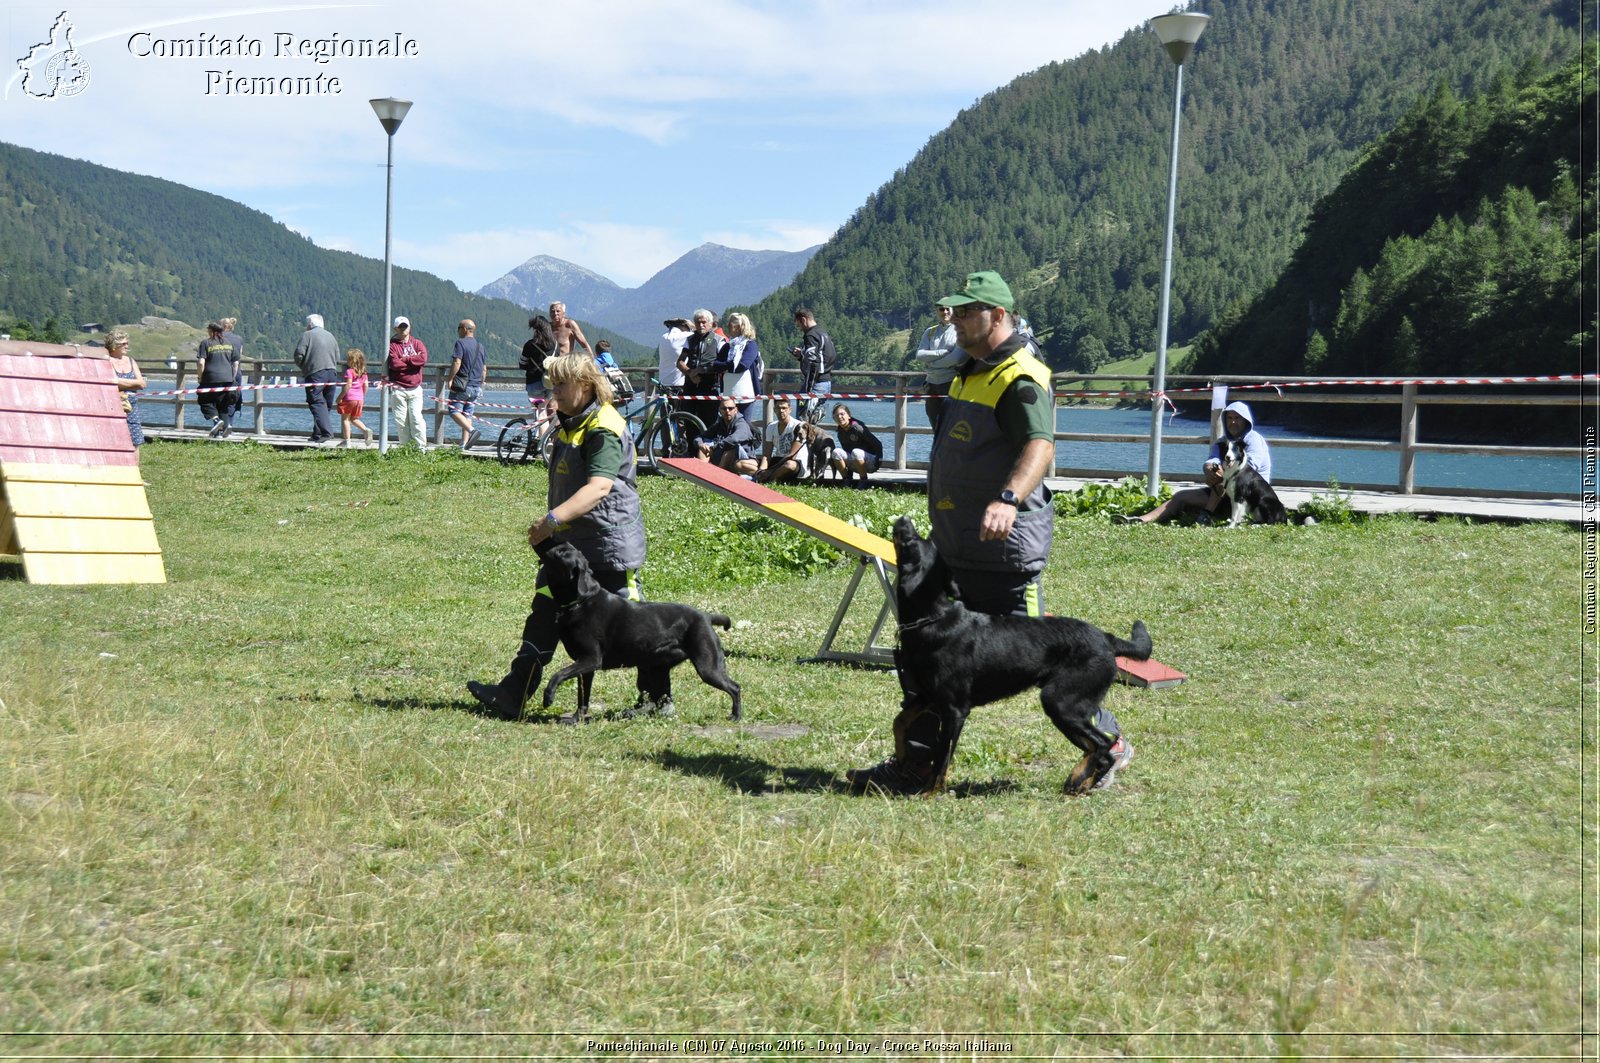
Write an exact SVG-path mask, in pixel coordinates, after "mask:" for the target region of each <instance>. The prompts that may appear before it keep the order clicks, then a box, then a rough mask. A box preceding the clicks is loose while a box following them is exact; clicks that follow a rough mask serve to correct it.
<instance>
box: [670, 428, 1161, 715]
mask: <svg viewBox="0 0 1600 1063" xmlns="http://www.w3.org/2000/svg"><path fill="white" fill-rule="evenodd" d="M656 467H657V468H659V469H660V470H661V471H662V472H665V473H667V474H669V475H671V476H677V477H681V478H682V479H685V480H688V481H690V482H691V483H695V484H699V485H700V486H701V487H706V488H710V489H711V490H713V491H715V492H717V493H718V494H720V495H722V496H723V497H725V498H731V499H733V500H734V501H735V502H738V503H739V504H740V505H743V506H748V507H750V508H751V509H753V510H755V511H756V512H757V513H760V514H762V515H764V516H768V517H771V518H772V519H774V520H780V521H782V522H783V523H785V524H787V525H789V526H790V527H791V528H798V529H800V530H801V531H803V532H805V533H806V534H808V535H815V536H816V537H817V538H819V539H821V540H822V541H823V542H826V543H828V544H830V545H832V546H834V547H836V548H837V549H840V550H843V551H844V552H846V553H849V554H854V555H855V556H856V558H857V561H858V564H857V565H856V570H855V573H854V574H853V575H852V576H851V577H850V583H849V586H847V587H846V588H845V592H844V597H843V598H842V599H841V600H840V602H839V608H838V610H836V611H835V613H834V615H833V623H832V625H831V626H830V627H829V628H828V633H827V635H825V636H824V637H823V640H822V647H821V648H820V649H819V650H817V653H816V655H815V657H812V658H808V659H810V660H822V661H853V662H856V663H858V664H888V665H892V664H893V663H894V647H892V646H880V645H878V643H877V639H878V636H879V635H880V634H882V632H883V626H884V623H885V622H886V621H887V620H888V618H889V617H890V616H891V615H893V613H894V608H895V601H894V585H893V584H892V583H891V582H890V579H889V572H888V566H891V565H893V564H894V563H895V554H894V543H892V542H890V541H889V540H888V539H885V538H884V537H883V536H881V535H874V534H872V533H871V532H869V531H863V530H862V529H860V528H858V527H856V526H855V525H854V524H851V523H849V522H847V521H842V520H840V519H839V518H838V517H835V516H832V515H830V514H827V513H824V512H822V511H821V510H820V509H815V508H813V507H811V506H808V505H806V504H805V503H804V502H796V501H795V500H794V499H792V498H790V497H789V496H788V495H786V494H783V493H782V492H781V491H774V490H773V489H772V488H770V487H765V486H763V485H761V484H758V483H753V482H752V481H750V480H746V479H744V478H743V477H741V476H737V475H735V474H734V473H731V472H729V471H727V470H726V469H719V468H717V467H716V466H714V465H711V464H709V463H708V462H704V461H699V460H697V459H695V458H658V459H657V460H656ZM869 568H870V569H872V570H873V571H874V572H876V573H877V576H878V584H879V586H881V587H882V588H883V596H884V604H883V606H882V608H881V609H880V610H879V611H878V619H877V622H876V623H875V624H874V625H873V627H872V633H871V634H870V635H868V636H867V643H866V646H865V647H863V648H862V649H861V650H860V651H859V652H856V653H851V652H846V651H840V650H836V649H834V647H833V642H834V639H835V637H836V636H837V635H838V633H839V627H840V625H841V624H842V623H843V622H844V617H845V613H846V612H848V611H849V608H850V603H851V601H852V600H853V599H854V598H855V594H856V588H857V587H859V586H860V584H861V578H862V576H863V575H865V574H866V572H867V570H868V569H869ZM1117 678H1119V679H1121V680H1122V681H1123V682H1125V683H1127V684H1129V685H1131V686H1141V687H1169V686H1176V685H1177V684H1179V683H1181V682H1183V681H1184V680H1185V679H1187V678H1188V676H1186V675H1184V674H1183V673H1182V672H1180V671H1178V670H1177V669H1174V668H1168V667H1167V666H1166V665H1164V664H1162V663H1161V662H1159V661H1132V660H1128V659H1127V658H1124V657H1118V658H1117Z"/></svg>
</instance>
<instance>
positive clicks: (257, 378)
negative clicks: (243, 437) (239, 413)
mask: <svg viewBox="0 0 1600 1063" xmlns="http://www.w3.org/2000/svg"><path fill="white" fill-rule="evenodd" d="M253 364H254V368H253V369H251V370H250V383H251V384H253V385H255V393H254V395H253V396H252V397H251V399H250V432H251V434H252V435H257V436H264V435H266V434H267V411H266V410H265V409H263V408H262V406H261V402H262V394H263V393H262V390H261V376H262V373H263V372H264V370H263V369H262V368H261V359H259V358H257V359H255V361H254V363H253Z"/></svg>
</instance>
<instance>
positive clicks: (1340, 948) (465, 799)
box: [0, 443, 1596, 1059]
mask: <svg viewBox="0 0 1600 1063" xmlns="http://www.w3.org/2000/svg"><path fill="white" fill-rule="evenodd" d="M143 460H144V466H143V468H144V475H145V478H146V479H147V480H148V481H149V483H150V488H149V496H150V500H151V505H152V508H153V509H154V511H155V513H156V521H157V531H158V533H159V535H160V538H161V543H162V547H163V549H164V551H165V555H166V563H167V571H168V576H169V579H170V582H169V583H168V584H167V585H165V586H154V587H151V586H145V587H93V588H52V587H35V586H31V585H28V584H26V583H24V582H22V581H21V580H19V579H16V578H14V570H15V566H0V571H4V570H5V569H7V568H9V569H11V570H13V578H11V579H4V580H0V615H3V616H4V617H5V622H4V623H3V624H0V768H3V778H0V931H3V935H4V937H3V944H0V1029H3V1030H4V1031H8V1032H7V1033H6V1034H5V1036H4V1037H0V1055H9V1056H24V1055H26V1056H40V1055H57V1056H59V1055H69V1054H71V1055H97V1056H117V1057H125V1056H131V1055H160V1056H168V1057H170V1056H206V1057H210V1056H218V1055H228V1056H246V1057H252V1056H268V1055H271V1056H279V1055H290V1056H308V1057H309V1056H329V1055H361V1056H376V1057H397V1056H406V1057H420V1056H426V1055H440V1054H453V1055H458V1056H459V1055H480V1056H481V1055H496V1054H508V1055H509V1054H525V1053H543V1054H551V1055H561V1056H564V1057H567V1058H582V1057H593V1056H609V1055H640V1056H651V1057H655V1058H688V1057H689V1056H691V1055H695V1054H699V1055H701V1056H712V1055H728V1054H731V1048H730V1047H729V1046H727V1045H724V1046H723V1048H722V1049H721V1050H720V1051H719V1050H718V1049H717V1046H716V1044H715V1039H717V1038H719V1037H720V1038H723V1039H728V1038H730V1037H733V1036H735V1035H765V1036H764V1037H761V1038H759V1039H760V1040H767V1041H771V1042H772V1044H771V1047H770V1048H769V1049H767V1050H766V1051H755V1052H753V1053H752V1054H754V1055H765V1056H768V1057H774V1058H784V1057H788V1058H793V1057H798V1056H804V1055H832V1054H833V1053H832V1052H831V1050H830V1049H828V1048H826V1047H824V1045H823V1042H828V1043H837V1042H840V1040H841V1038H842V1037H850V1038H853V1039H854V1041H855V1042H857V1043H858V1044H867V1045H870V1046H872V1048H871V1049H870V1054H872V1055H876V1056H879V1057H882V1056H884V1055H890V1056H898V1057H902V1058H909V1057H911V1056H923V1057H948V1058H973V1057H974V1056H985V1057H988V1056H993V1057H995V1058H1007V1057H1010V1058H1018V1057H1022V1056H1039V1055H1052V1054H1058V1055H1062V1056H1074V1055H1086V1056H1112V1055H1116V1056H1120V1057H1122V1058H1178V1057H1185V1056H1207V1057H1210V1058H1235V1057H1240V1056H1258V1057H1259V1056H1266V1057H1282V1058H1353V1057H1361V1058H1386V1059H1387V1058H1420V1057H1445V1056H1456V1055H1474V1056H1478V1057H1493V1058H1519V1057H1541V1058H1553V1057H1560V1058H1573V1057H1577V1056H1579V1055H1580V1053H1592V1052H1593V1050H1594V1043H1593V1041H1592V1039H1586V1038H1585V1037H1583V1036H1582V1031H1590V1032H1592V1031H1593V1029H1594V1023H1595V1007H1596V1002H1595V999H1594V995H1593V994H1594V987H1595V980H1594V978H1593V963H1594V955H1595V952H1594V949H1595V944H1596V943H1595V940H1594V933H1593V931H1594V922H1593V911H1594V908H1593V905H1594V896H1595V895H1594V892H1593V889H1592V886H1593V883H1594V875H1595V868H1594V866H1593V861H1592V856H1593V852H1594V827H1595V816H1594V814H1593V813H1594V807H1593V790H1592V779H1593V776H1592V774H1590V773H1589V768H1590V767H1591V766H1592V764H1593V762H1594V753H1595V749H1594V746H1593V742H1592V731H1591V732H1589V733H1587V734H1586V733H1585V722H1586V720H1585V711H1584V709H1583V708H1582V707H1581V706H1584V705H1587V706H1588V707H1589V708H1588V711H1589V712H1592V710H1593V706H1594V704H1595V690H1594V686H1593V680H1594V667H1595V666H1594V660H1593V658H1592V657H1589V658H1586V659H1585V660H1584V661H1582V662H1580V657H1579V654H1580V649H1581V647H1583V646H1584V645H1585V642H1584V636H1583V635H1582V633H1581V608H1580V606H1581V602H1580V595H1581V592H1582V583H1581V578H1580V564H1581V560H1582V558H1581V548H1582V543H1581V538H1580V536H1579V534H1578V533H1577V532H1575V531H1574V530H1572V529H1569V528H1566V527H1562V526H1553V525H1552V526H1525V527H1512V526H1505V525H1474V524H1469V523H1461V522H1453V521H1441V522H1438V523H1425V522H1419V521H1413V520H1374V521H1369V522H1366V523H1362V524H1357V525H1353V526H1347V527H1335V526H1331V525H1327V524H1324V525H1322V526H1318V527H1314V528H1291V527H1283V528H1273V529H1254V530H1244V531H1235V532H1229V531H1225V530H1221V529H1203V528H1177V527H1165V528H1158V527H1135V528H1126V527H1116V526H1112V525H1110V524H1109V523H1108V522H1106V521H1104V520H1103V519H1095V518H1075V519H1071V520H1066V519H1063V520H1061V521H1060V522H1059V523H1058V526H1057V537H1056V547H1055V553H1054V557H1053V561H1052V566H1051V569H1050V572H1049V574H1048V578H1047V583H1046V587H1047V599H1048V605H1049V606H1050V608H1051V609H1052V610H1053V611H1056V612H1060V613H1070V614H1073V615H1077V616H1081V617H1083V618H1085V619H1088V620H1090V621H1092V622H1095V623H1098V624H1100V625H1102V626H1104V627H1108V628H1111V629H1113V630H1116V631H1118V632H1126V631H1127V629H1128V627H1129V626H1130V625H1131V623H1132V622H1133V620H1134V619H1135V618H1142V619H1144V620H1145V621H1146V622H1147V623H1148V625H1149V627H1150V630H1151V632H1152V634H1153V636H1154V639H1155V645H1156V654H1157V656H1158V657H1159V658H1160V659H1161V660H1163V661H1165V662H1166V663H1168V664H1171V665H1173V666H1175V667H1178V668H1181V669H1183V670H1185V671H1187V672H1189V673H1190V674H1191V676H1192V678H1191V680H1190V682H1188V683H1187V684H1185V685H1183V686H1180V687H1177V688H1175V689H1169V690H1161V691H1143V690H1135V689H1129V688H1125V687H1116V688H1114V689H1113V691H1112V693H1111V696H1110V703H1111V705H1112V707H1113V709H1114V710H1115V712H1116V713H1117V714H1118V716H1119V717H1120V719H1121V720H1122V722H1123V725H1124V727H1125V729H1126V731H1127V734H1128V735H1129V737H1130V738H1131V739H1132V740H1133V742H1134V744H1135V746H1136V748H1137V751H1138V754H1137V757H1136V759H1135V760H1134V762H1133V764H1132V766H1131V767H1130V768H1129V769H1128V770H1127V771H1126V772H1125V773H1124V775H1123V776H1122V777H1121V778H1120V779H1119V781H1118V783H1117V785H1116V786H1115V787H1114V788H1113V789H1112V790H1110V791H1107V792H1103V793H1099V794H1096V795H1094V796H1092V797H1089V798H1085V799H1068V798H1065V797H1063V796H1061V793H1060V787H1061V783H1062V781H1063V780H1064V778H1065V776H1066V773H1067V771H1068V770H1069V768H1070V767H1071V765H1072V764H1073V762H1074V761H1076V759H1077V756H1078V754H1077V752H1076V751H1075V750H1073V749H1071V748H1070V747H1069V746H1068V744H1067V743H1066V742H1065V741H1064V740H1063V739H1062V738H1061V737H1060V736H1059V735H1057V733H1056V732H1055V730H1054V729H1053V728H1052V727H1050V726H1049V724H1048V723H1047V722H1046V720H1045V719H1044V717H1043V715H1042V713H1041V712H1040V711H1039V708H1038V706H1037V703H1036V702H1034V701H1031V700H1028V699H1024V698H1019V699H1016V700H1015V701H1011V702H1006V703H1004V704H1001V705H996V706H992V707H988V708H983V709H979V710H977V711H976V712H975V713H974V715H973V718H972V720H971V722H970V723H969V725H968V727H967V730H966V735H965V737H964V738H963V743H962V747H961V750H960V753H959V755H958V757H957V761H956V764H955V767H954V769H953V771H952V781H953V783H954V786H955V789H954V792H953V793H951V794H948V795H946V796H943V797H939V798H934V799H928V800H910V801H906V800H889V799H884V798H877V797H865V798H864V797H851V796H848V795H846V794H844V793H842V792H840V791H839V790H838V788H837V786H836V781H837V780H838V779H839V778H841V775H842V771H843V769H844V768H846V767H849V766H852V765H865V764H869V763H872V762H874V761H876V760H878V759H879V758H880V757H882V756H883V755H884V754H885V753H886V752H887V751H888V749H889V737H888V722H889V720H890V718H891V717H892V715H893V713H894V710H895V706H896V703H897V701H898V687H897V684H896V682H895V680H894V678H893V676H892V674H889V673H886V672H882V671H873V670H866V669H854V668H846V667H839V666H831V665H816V664H800V663H797V658H800V657H803V656H805V655H807V654H809V653H811V652H812V651H814V650H815V649H816V648H817V645H818V643H819V642H820V641H821V637H822V634H823V631H824V629H825V626H826V623H827V621H828V619H829V617H830V616H831V614H832V610H833V608H834V606H835V604H836V602H837V600H838V597H839V594H840V592H841V590H842V588H843V584H844V581H845V578H846V576H847V574H848V571H849V569H848V567H847V565H846V564H845V563H844V562H843V561H842V560H841V559H837V558H831V557H829V556H827V552H826V551H824V550H820V549H819V548H817V547H815V546H814V545H812V544H811V543H810V542H809V541H808V540H805V539H803V538H802V537H800V536H799V535H798V534H797V533H792V532H789V531H788V530H786V529H781V528H779V527H777V526H776V525H773V524H770V523H763V522H762V520H761V519H760V518H757V517H755V516H754V515H753V514H750V513H748V512H747V511H744V510H742V509H739V508H737V507H735V506H734V505H732V504H731V503H726V502H724V501H722V500H720V499H718V498H714V497H711V496H709V495H708V494H706V493H703V492H698V491H697V490H696V489H695V488H694V487H692V486H691V485H688V484H686V483H683V482H679V481H668V480H664V479H661V478H649V479H646V480H645V481H644V482H643V483H642V484H641V490H642V494H643V496H644V500H645V506H646V514H647V523H648V526H649V533H650V549H651V563H650V566H649V568H648V569H647V582H646V589H647V592H648V593H649V594H650V595H651V596H652V597H655V598H658V599H672V600H680V601H688V602H692V603H694V604H697V605H702V606H706V607H714V608H716V609H718V610H720V611H725V612H727V613H730V614H731V615H732V616H733V617H734V618H735V620H736V621H748V622H749V623H748V624H742V625H741V626H740V627H739V628H738V629H737V630H735V631H733V632H732V633H730V634H729V635H727V636H726V638H725V642H726V645H727V647H728V651H729V655H730V670H731V672H732V674H733V675H734V677H735V678H736V679H737V680H738V681H739V682H740V683H741V684H742V685H743V687H744V693H745V699H744V700H745V713H746V720H745V722H744V723H743V724H742V725H733V724H730V723H728V722H727V721H726V719H725V717H726V715H727V710H728V702H727V699H726V697H725V696H724V695H722V694H720V693H718V692H716V691H713V690H711V689H709V688H707V687H704V686H702V685H701V684H700V683H699V682H698V680H697V679H695V677H694V676H693V674H692V673H691V672H689V671H688V670H685V669H680V670H679V672H678V673H677V683H676V694H677V703H678V707H679V718H678V719H677V720H671V721H659V720H648V721H620V720H616V721H602V722H597V723H594V724H591V725H589V726H587V727H583V728H566V727H558V726H553V725H551V724H549V723H547V722H545V721H543V720H541V719H534V720H531V721H527V722H522V723H506V722H499V721H494V720H489V719H486V718H483V717H480V716H478V715H474V714H473V713H472V712H471V711H469V708H470V706H469V701H468V698H467V696H466V694H465V691H464V689H463V683H464V682H465V681H466V680H467V679H469V678H482V679H490V680H492V679H495V678H498V676H499V675H500V672H501V670H502V669H503V667H504V665H505V663H506V661H507V660H508V658H509V656H510V653H511V651H512V649H513V646H514V643H515V640H516V638H517V635H518V632H519V630H520V623H521V618H522V616H523V614H524V612H525V609H526V605H527V599H528V595H529V592H530V589H531V585H532V564H531V555H530V552H529V551H528V549H527V547H526V544H525V542H524V539H523V534H524V529H525V528H526V526H527V524H528V523H529V521H530V520H531V519H532V518H533V517H534V516H535V515H536V514H538V513H541V512H543V508H544V507H543V497H544V476H543V472H542V470H540V469H538V468H536V467H527V468H515V469H502V468H499V467H497V466H495V465H493V464H492V463H488V462H471V461H468V460H465V459H462V458H460V457H459V456H457V455H455V454H453V453H448V452H444V451H441V452H439V453H435V454H431V455H425V456H424V455H417V454H415V453H397V454H393V455H391V456H389V457H388V458H387V459H381V458H380V457H379V456H378V455H377V454H376V453H373V452H352V453H347V454H341V453H337V452H327V451H322V452H317V451H308V452H304V453H295V454H289V453H278V452H275V451H272V450H269V449H267V448H264V447H260V446H256V445H253V444H245V445H240V446H231V445H230V446H221V445H217V446H205V445H202V444H180V443H155V444H151V445H149V446H146V447H145V448H144V453H143ZM795 493H796V495H797V496H799V497H802V498H803V499H804V500H805V501H809V502H813V503H814V504H816V505H819V506H821V507H823V508H826V509H828V510H830V511H831V512H834V513H835V514H837V515H839V516H841V517H845V518H847V519H848V518H850V517H852V516H856V515H859V516H860V517H862V518H863V519H864V520H866V521H867V522H868V523H869V524H870V526H871V527H873V528H874V529H876V530H879V531H885V530H886V529H887V526H888V523H889V520H890V519H891V518H892V516H893V515H894V514H896V513H898V512H902V511H908V512H913V513H916V514H918V515H919V518H921V520H920V522H921V523H922V524H923V526H924V527H925V526H926V522H925V514H923V513H922V507H923V505H924V503H923V500H922V499H921V497H920V496H918V495H913V494H897V493H892V492H889V491H887V490H883V491H872V492H842V491H836V490H828V489H821V488H816V489H801V490H797V491H796V492H795ZM869 612H870V610H865V609H863V610H860V611H859V613H860V615H858V616H854V617H853V618H852V624H851V627H850V632H851V633H853V634H851V637H856V638H857V639H858V640H859V637H861V636H862V634H863V633H864V631H865V628H866V626H867V623H868V622H869V621H870V616H869V615H868V613H869ZM1592 642H1593V640H1592V637H1591V638H1590V639H1589V643H1588V644H1589V645H1591V646H1592ZM558 659H560V658H558ZM595 690H596V696H597V698H598V699H599V700H600V701H602V702H603V703H605V704H606V705H609V706H611V707H619V706H621V705H622V704H624V703H625V702H626V701H628V700H629V699H630V698H631V694H632V677H631V676H630V675H626V674H623V673H610V674H607V675H605V676H603V677H602V678H601V679H600V680H599V681H598V682H597V683H596V687H595ZM571 700H572V696H571V694H570V692H564V696H563V699H562V702H561V706H562V707H570V705H571ZM1586 784H1587V787H1586ZM624 1035H632V1037H633V1040H632V1041H628V1042H625V1043H621V1044H620V1045H619V1044H618V1043H619V1042H623V1037H624ZM939 1035H948V1036H942V1037H941V1036H939ZM979 1035H986V1036H987V1039H988V1042H989V1043H990V1045H997V1046H1001V1047H994V1048H990V1047H985V1046H984V1045H982V1044H980V1045H978V1046H976V1048H974V1047H973V1046H971V1045H966V1044H965V1042H966V1041H970V1040H971V1039H972V1038H974V1037H977V1036H979ZM699 1037H704V1038H705V1039H706V1045H705V1050H704V1051H700V1052H698V1053H696V1052H693V1051H691V1049H693V1048H696V1047H698V1046H697V1042H696V1038H699ZM886 1037H887V1038H891V1039H893V1040H895V1041H898V1042H903V1043H905V1044H909V1045H912V1046H914V1048H913V1050H897V1049H894V1048H888V1049H885V1048H884V1047H882V1044H883V1040H884V1039H885V1038H886ZM925 1037H934V1038H935V1039H936V1040H940V1041H943V1042H945V1043H949V1044H956V1045H957V1046H958V1047H957V1048H955V1049H951V1050H944V1049H940V1048H939V1047H937V1046H931V1047H924V1046H923V1044H922V1041H923V1038H925ZM786 1038H792V1039H794V1042H795V1045H797V1046H798V1049H797V1048H795V1047H791V1046H788V1045H780V1044H779V1041H780V1040H781V1039H786ZM640 1040H645V1041H646V1042H647V1044H656V1045H659V1044H660V1043H661V1042H663V1041H671V1042H673V1043H675V1044H676V1045H677V1050H676V1051H667V1050H664V1049H652V1048H649V1047H645V1046H641V1045H640V1044H639V1043H638V1042H639V1041H640ZM595 1041H599V1042H604V1043H603V1044H600V1045H596V1044H592V1043H591V1042H595ZM1004 1046H1009V1049H1010V1050H1009V1051H1006V1050H1004ZM612 1047H617V1048H618V1049H619V1050H617V1051H611V1050H609V1049H610V1048H612ZM799 1049H803V1051H802V1050H799Z"/></svg>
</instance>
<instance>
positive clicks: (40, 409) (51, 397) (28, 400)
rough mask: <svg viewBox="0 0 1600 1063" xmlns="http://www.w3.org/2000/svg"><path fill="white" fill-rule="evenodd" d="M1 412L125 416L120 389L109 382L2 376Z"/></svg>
mask: <svg viewBox="0 0 1600 1063" xmlns="http://www.w3.org/2000/svg"><path fill="white" fill-rule="evenodd" d="M0 410H9V411H12V412H16V413H52V412H53V413H57V414H65V415H74V414H84V413H97V414H105V415H107V416H117V417H120V416H122V404H121V403H120V402H118V401H117V389H116V388H115V387H113V386H112V385H111V383H110V382H109V381H100V380H95V381H88V380H27V379H23V378H21V377H7V376H0Z"/></svg>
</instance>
